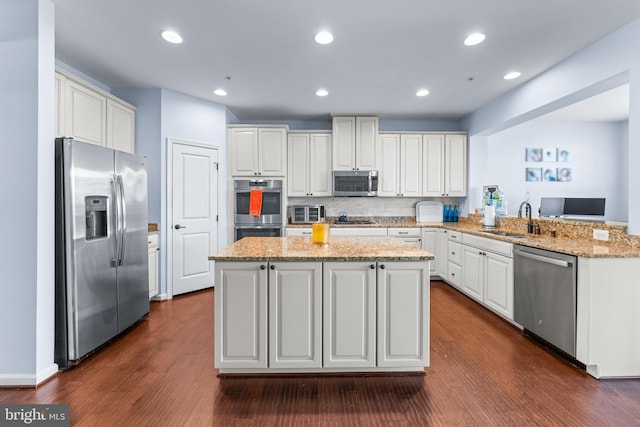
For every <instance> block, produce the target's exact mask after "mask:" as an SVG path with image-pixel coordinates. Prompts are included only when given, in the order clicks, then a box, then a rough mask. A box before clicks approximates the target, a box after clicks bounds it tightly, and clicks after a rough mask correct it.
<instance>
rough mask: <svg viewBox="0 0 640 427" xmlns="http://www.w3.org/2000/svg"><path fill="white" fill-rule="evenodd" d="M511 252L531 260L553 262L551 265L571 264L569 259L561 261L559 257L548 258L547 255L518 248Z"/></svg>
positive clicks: (565, 265) (563, 265)
mask: <svg viewBox="0 0 640 427" xmlns="http://www.w3.org/2000/svg"><path fill="white" fill-rule="evenodd" d="M513 253H514V254H516V255H520V256H521V257H524V258H529V259H533V260H536V261H540V262H546V263H547V264H553V265H557V266H559V267H570V266H571V264H572V263H571V262H569V261H563V260H561V259H555V258H548V257H546V256H542V255H536V254H532V253H529V252H523V251H521V250H518V249H514V251H513Z"/></svg>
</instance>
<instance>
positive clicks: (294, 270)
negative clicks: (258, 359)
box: [269, 262, 322, 368]
mask: <svg viewBox="0 0 640 427" xmlns="http://www.w3.org/2000/svg"><path fill="white" fill-rule="evenodd" d="M321 300H322V262H275V263H271V264H270V265H269V367H272V368H320V367H321V366H322V301H321Z"/></svg>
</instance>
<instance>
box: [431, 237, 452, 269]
mask: <svg viewBox="0 0 640 427" xmlns="http://www.w3.org/2000/svg"><path fill="white" fill-rule="evenodd" d="M448 243H449V230H444V229H438V242H437V245H438V249H437V250H436V259H435V262H434V264H435V266H436V271H437V273H438V276H440V278H441V279H442V280H447V278H448V277H449V276H448V264H449V256H448V254H449V244H448Z"/></svg>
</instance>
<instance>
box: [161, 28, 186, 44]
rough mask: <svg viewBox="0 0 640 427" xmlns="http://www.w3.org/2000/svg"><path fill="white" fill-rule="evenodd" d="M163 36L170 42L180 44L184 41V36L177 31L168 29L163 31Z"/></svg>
mask: <svg viewBox="0 0 640 427" xmlns="http://www.w3.org/2000/svg"><path fill="white" fill-rule="evenodd" d="M162 38H163V39H165V40H166V41H168V42H169V43H173V44H179V43H182V36H180V34H178V33H176V32H175V31H171V30H166V31H163V32H162Z"/></svg>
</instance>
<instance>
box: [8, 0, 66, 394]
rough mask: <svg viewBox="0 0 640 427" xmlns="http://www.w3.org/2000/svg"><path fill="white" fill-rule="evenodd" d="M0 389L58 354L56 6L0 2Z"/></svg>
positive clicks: (35, 0)
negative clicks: (0, 62) (55, 284)
mask: <svg viewBox="0 0 640 427" xmlns="http://www.w3.org/2000/svg"><path fill="white" fill-rule="evenodd" d="M0 40H1V41H2V42H1V43H0V58H2V61H3V64H5V65H6V66H3V67H0V93H2V96H1V97H0V117H1V118H2V119H1V123H2V124H1V125H0V141H2V143H0V150H1V151H0V181H1V182H3V185H2V186H1V187H0V198H1V200H2V204H1V206H2V208H1V209H0V222H1V223H2V224H3V227H2V238H1V239H0V272H2V276H1V277H0V294H1V297H0V343H1V344H0V386H3V385H36V384H38V383H39V382H41V381H43V380H44V379H46V378H47V377H49V376H50V375H52V374H54V373H55V372H56V371H57V366H56V365H55V364H54V363H53V352H54V271H55V270H54V238H55V236H54V217H55V214H54V198H53V195H54V143H53V141H54V135H55V134H54V99H53V93H54V86H53V85H54V83H53V82H54V8H53V4H52V3H51V2H50V1H49V0H7V1H2V2H0Z"/></svg>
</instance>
